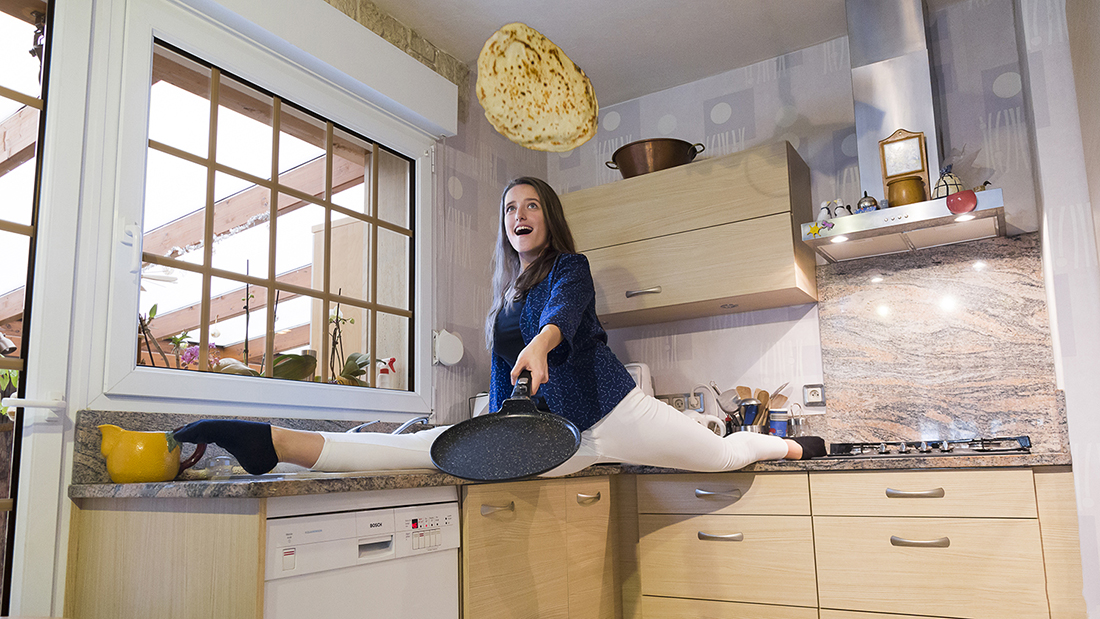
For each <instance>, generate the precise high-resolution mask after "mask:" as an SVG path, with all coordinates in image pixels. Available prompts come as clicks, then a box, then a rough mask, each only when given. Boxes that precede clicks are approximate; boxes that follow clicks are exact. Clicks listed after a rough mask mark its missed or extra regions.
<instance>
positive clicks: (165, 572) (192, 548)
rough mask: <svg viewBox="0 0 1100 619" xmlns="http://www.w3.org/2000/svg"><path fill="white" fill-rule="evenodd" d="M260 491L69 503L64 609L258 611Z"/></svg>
mask: <svg viewBox="0 0 1100 619" xmlns="http://www.w3.org/2000/svg"><path fill="white" fill-rule="evenodd" d="M263 509H264V504H263V502H262V500H261V499H109V498H108V499H83V500H80V501H78V502H77V503H76V504H75V505H74V507H73V510H72V522H71V523H70V542H69V560H68V577H67V581H66V592H65V593H66V595H65V611H64V612H65V616H66V617H70V618H72V619H118V618H119V617H158V618H163V619H177V618H178V619H189V618H192V617H239V618H242V619H244V618H248V617H252V618H255V619H259V618H260V617H262V616H263V575H264V572H263V560H264V536H265V531H266V529H265V520H264V512H263Z"/></svg>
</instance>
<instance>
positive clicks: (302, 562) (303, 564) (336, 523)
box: [264, 502, 460, 581]
mask: <svg viewBox="0 0 1100 619" xmlns="http://www.w3.org/2000/svg"><path fill="white" fill-rule="evenodd" d="M459 539H460V532H459V528H458V503H453V502H451V503H432V504H426V505H415V506H410V507H392V508H385V509H370V510H360V511H349V512H339V513H334V514H316V515H310V516H292V517H285V518H275V519H270V520H268V521H267V553H266V554H267V557H266V561H265V562H264V563H265V566H264V579H265V580H269V581H270V580H275V579H280V578H287V577H291V576H300V575H303V574H312V573H316V572H321V571H326V570H332V569H339V568H344V567H351V566H354V565H362V564H366V563H377V562H379V561H386V560H391V559H400V558H402V557H409V556H414V555H420V554H425V553H431V552H437V551H440V550H450V549H452V548H458V547H459Z"/></svg>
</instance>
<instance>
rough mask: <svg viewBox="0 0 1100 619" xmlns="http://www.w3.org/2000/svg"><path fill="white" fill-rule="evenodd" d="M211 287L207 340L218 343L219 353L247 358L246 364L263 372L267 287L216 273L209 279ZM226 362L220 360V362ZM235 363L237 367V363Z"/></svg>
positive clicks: (226, 357)
mask: <svg viewBox="0 0 1100 619" xmlns="http://www.w3.org/2000/svg"><path fill="white" fill-rule="evenodd" d="M210 287H211V303H210V322H211V329H210V330H211V334H210V336H211V337H210V341H211V342H212V343H214V344H216V345H217V348H218V351H219V357H220V358H221V359H222V360H225V359H235V360H237V361H238V362H242V363H243V362H244V361H245V359H247V362H248V367H249V368H250V369H251V370H253V371H254V372H256V373H259V374H262V373H263V361H264V346H265V345H266V344H265V342H266V340H267V338H266V337H265V332H266V330H267V289H266V288H264V287H263V286H254V285H249V284H246V283H245V282H239V281H233V280H228V279H221V278H218V277H215V278H212V279H211V280H210ZM215 321H216V324H217V327H216V329H215V327H214V323H215ZM246 330H247V334H248V337H247V340H246V338H245V333H246ZM215 333H217V336H215V335H214V334H215ZM246 342H247V348H246ZM228 363H230V362H226V361H223V365H227V364H228ZM236 365H237V367H238V368H240V364H236ZM230 370H232V368H230ZM231 373H242V371H231Z"/></svg>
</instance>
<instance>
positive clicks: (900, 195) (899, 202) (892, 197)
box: [886, 176, 926, 206]
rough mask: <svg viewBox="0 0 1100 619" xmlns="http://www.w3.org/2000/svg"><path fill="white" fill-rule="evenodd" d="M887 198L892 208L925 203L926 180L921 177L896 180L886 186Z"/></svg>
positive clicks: (906, 177)
mask: <svg viewBox="0 0 1100 619" xmlns="http://www.w3.org/2000/svg"><path fill="white" fill-rule="evenodd" d="M886 196H887V200H889V201H890V206H904V205H906V204H914V203H916V202H924V200H925V199H926V198H925V196H924V180H923V179H922V178H921V177H919V176H903V177H902V178H895V179H894V180H892V181H890V182H889V183H887V184H886Z"/></svg>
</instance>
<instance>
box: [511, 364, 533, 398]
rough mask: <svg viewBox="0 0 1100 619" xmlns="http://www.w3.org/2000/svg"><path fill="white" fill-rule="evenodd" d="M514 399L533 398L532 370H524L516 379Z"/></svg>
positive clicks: (513, 391) (513, 389)
mask: <svg viewBox="0 0 1100 619" xmlns="http://www.w3.org/2000/svg"><path fill="white" fill-rule="evenodd" d="M512 397H513V398H529V397H531V370H523V371H522V372H520V373H519V378H517V379H516V386H515V387H513V388H512Z"/></svg>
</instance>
